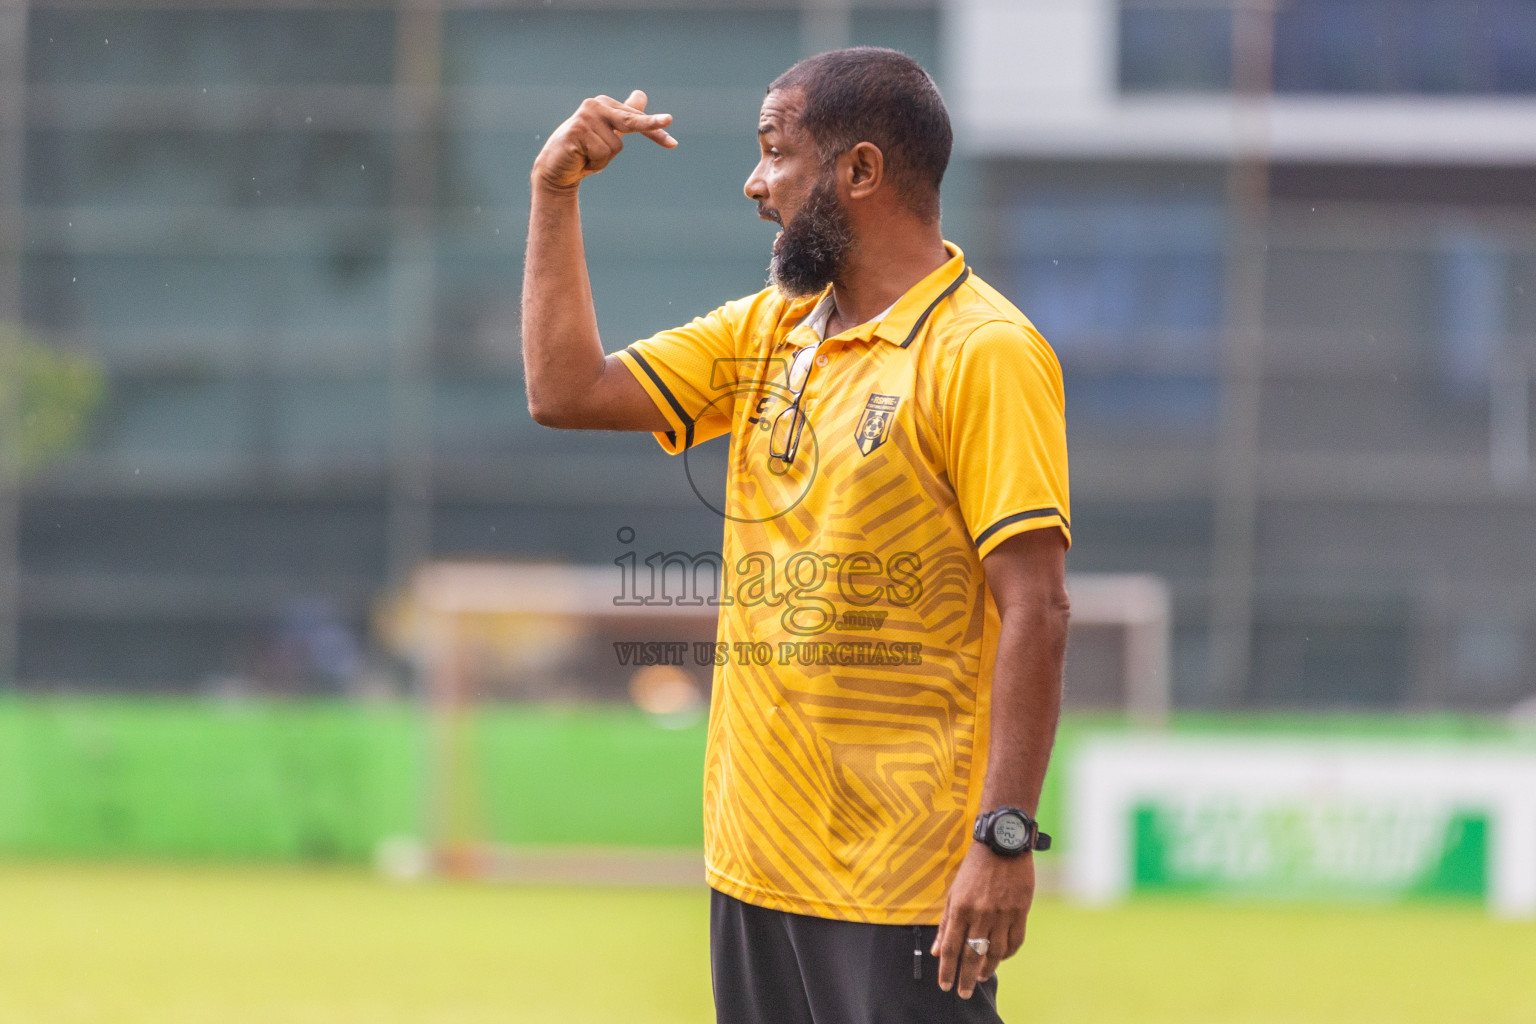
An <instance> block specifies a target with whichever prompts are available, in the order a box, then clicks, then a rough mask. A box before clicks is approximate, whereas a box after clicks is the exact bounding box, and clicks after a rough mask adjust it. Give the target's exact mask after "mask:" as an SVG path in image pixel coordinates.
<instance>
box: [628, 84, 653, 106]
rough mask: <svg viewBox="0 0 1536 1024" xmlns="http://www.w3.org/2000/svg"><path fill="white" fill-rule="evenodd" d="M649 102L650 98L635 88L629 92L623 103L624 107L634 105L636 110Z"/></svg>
mask: <svg viewBox="0 0 1536 1024" xmlns="http://www.w3.org/2000/svg"><path fill="white" fill-rule="evenodd" d="M649 102H650V98H649V97H648V96H646V95H645V93H643V92H641V91H640V90H639V89H636V90H635V91H634V92H632V93H630V94H629V99H627V100H625V101H624V105H625V106H626V107H634V108H635V109H636V110H644V109H645V105H646V104H647V103H649Z"/></svg>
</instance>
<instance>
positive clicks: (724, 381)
mask: <svg viewBox="0 0 1536 1024" xmlns="http://www.w3.org/2000/svg"><path fill="white" fill-rule="evenodd" d="M751 304H752V299H750V298H748V299H741V300H738V301H737V302H730V303H727V304H726V305H724V306H721V307H720V308H719V309H717V310H715V311H714V312H712V313H707V314H705V315H704V316H701V317H696V318H695V319H694V320H693V322H692V323H689V324H686V325H684V326H682V327H678V328H675V329H673V330H670V331H662V332H661V333H660V334H657V335H653V336H652V337H649V338H646V339H644V340H643V341H637V342H635V343H634V344H632V345H630V346H629V347H628V348H626V349H624V350H623V351H621V352H619V353H618V357H619V360H620V361H621V362H623V363H624V365H625V366H626V367H628V368H629V372H630V373H632V374H634V375H635V379H636V380H638V381H639V382H640V386H641V387H643V388H644V389H645V391H646V393H647V394H648V395H650V396H651V401H653V402H655V403H656V408H657V409H659V410H661V414H662V415H663V416H665V417H666V419H667V422H668V423H670V424H671V425H672V429H671V430H668V431H664V432H661V433H658V434H657V435H656V440H657V441H658V442H660V443H661V446H662V447H663V448H665V449H666V450H667V452H668V453H670V454H672V455H676V454H678V453H679V452H681V451H684V450H685V449H688V448H691V447H693V446H694V445H696V444H699V443H701V442H704V441H707V440H709V439H710V438H712V437H718V436H720V435H721V434H724V433H727V432H728V431H729V430H730V429H731V415H732V412H733V407H734V402H735V392H736V390H737V389H736V387H735V377H736V373H735V368H736V366H737V365H738V358H737V355H738V340H739V339H740V337H741V336H742V334H743V332H744V329H745V324H746V322H747V320H748V318H749V316H750V312H751Z"/></svg>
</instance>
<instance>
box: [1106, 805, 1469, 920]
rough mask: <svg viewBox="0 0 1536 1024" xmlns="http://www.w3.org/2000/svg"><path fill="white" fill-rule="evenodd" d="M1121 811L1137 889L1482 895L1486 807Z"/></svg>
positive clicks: (1368, 896) (1279, 895)
mask: <svg viewBox="0 0 1536 1024" xmlns="http://www.w3.org/2000/svg"><path fill="white" fill-rule="evenodd" d="M1131 813H1132V816H1133V822H1132V828H1131V835H1132V841H1133V842H1134V844H1135V849H1134V853H1133V871H1134V875H1133V885H1134V887H1135V889H1137V890H1138V891H1143V892H1166V893H1185V894H1199V895H1209V896H1224V895H1231V896H1257V897H1265V898H1272V899H1325V900H1338V899H1347V900H1395V899H1403V898H1436V899H1446V898H1449V899H1472V900H1481V899H1483V898H1485V897H1486V895H1487V891H1488V879H1487V864H1488V832H1489V814H1488V812H1487V811H1486V810H1480V809H1447V808H1445V807H1434V806H1429V807H1425V806H1408V805H1390V804H1377V803H1366V802H1360V803H1353V804H1351V803H1340V802H1334V803H1326V804H1317V805H1310V806H1309V805H1304V804H1300V803H1289V802H1272V803H1254V802H1245V801H1239V800H1233V799H1208V800H1203V801H1185V802H1177V803H1176V802H1173V801H1160V802H1152V801H1145V802H1142V803H1139V804H1137V805H1136V806H1135V807H1134V808H1132V811H1131Z"/></svg>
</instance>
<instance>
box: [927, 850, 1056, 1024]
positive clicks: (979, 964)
mask: <svg viewBox="0 0 1536 1024" xmlns="http://www.w3.org/2000/svg"><path fill="white" fill-rule="evenodd" d="M1034 898H1035V857H1034V854H1033V853H1025V854H1023V855H1022V856H1019V857H1004V856H1002V855H1000V854H996V853H993V852H992V850H991V849H989V848H988V847H987V846H985V845H983V844H982V843H972V844H971V848H970V850H969V851H967V852H966V855H965V860H963V861H961V862H960V871H959V873H958V874H956V875H955V881H954V884H953V885H951V886H950V887H949V896H948V897H947V898H946V899H945V902H944V918H943V920H941V921H940V922H939V934H938V938H936V939H935V940H934V943H933V949H932V950H931V952H932V953H933V954H934V955H935V956H937V957H938V958H939V987H940V988H942V989H943V990H944V991H946V992H948V991H949V990H950V989H951V988H953V987H955V985H956V983H957V975H958V984H959V990H960V998H961V999H969V998H971V993H972V992H974V991H975V990H976V985H977V984H978V983H980V982H983V981H986V980H987V979H988V978H990V977H992V975H993V974H994V973H995V972H996V971H997V965H998V964H1000V963H1002V962H1003V961H1004V960H1006V959H1008V958H1009V957H1011V956H1013V954H1015V953H1017V952H1018V951H1019V947H1020V946H1022V945H1024V922H1025V919H1026V918H1027V917H1028V916H1029V907H1030V904H1031V903H1032V902H1034ZM966 939H986V940H987V941H988V943H990V946H989V948H988V949H987V955H986V956H981V955H980V954H978V953H977V952H976V951H975V950H974V949H972V948H971V947H969V946H967V945H966V944H965V940H966Z"/></svg>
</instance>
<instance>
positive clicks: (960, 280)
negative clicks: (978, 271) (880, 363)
mask: <svg viewBox="0 0 1536 1024" xmlns="http://www.w3.org/2000/svg"><path fill="white" fill-rule="evenodd" d="M970 276H971V268H970V267H966V268H965V269H964V270H962V271H960V276H959V277H957V278H955V280H954V282H953V283H952V284H951V285H950V286H949V287H948V288H945V289H944V290H943V291H942V292H939V297H938V298H936V299H934V300H933V301H932V302H930V303H929V304H928V308H927V309H925V310H923V315H922V316H920V317H918V318H917V323H915V324H913V325H912V330H910V331H908V332H907V340H906V341H904V342H902V343H901V347H902V348H906V347H907V346H908V345H910V344H912V339H913V338H916V337H917V332H918V331H920V330H922V329H923V324H925V323H927V322H928V315H929V314H930V313H932V312H933V311H934V310H936V309H938V308H939V303H941V302H943V301H944V300H945V299H947V298H949V297H950V296H951V295H953V294H955V289H956V288H959V287H960V286H961V285H962V284H965V279H966V278H968V277H970Z"/></svg>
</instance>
